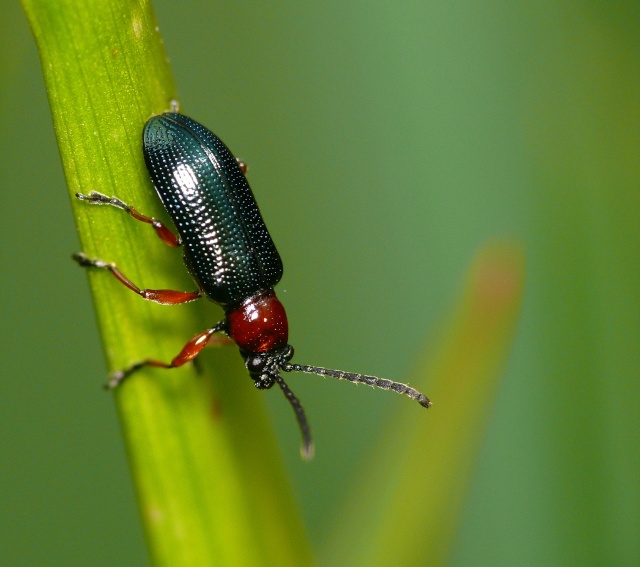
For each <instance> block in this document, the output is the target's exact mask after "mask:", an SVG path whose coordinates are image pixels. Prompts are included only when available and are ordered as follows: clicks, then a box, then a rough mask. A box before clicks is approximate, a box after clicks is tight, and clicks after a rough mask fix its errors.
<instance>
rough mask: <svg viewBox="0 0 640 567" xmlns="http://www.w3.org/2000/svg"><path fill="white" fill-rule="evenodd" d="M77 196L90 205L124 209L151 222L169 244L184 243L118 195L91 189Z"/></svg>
mask: <svg viewBox="0 0 640 567" xmlns="http://www.w3.org/2000/svg"><path fill="white" fill-rule="evenodd" d="M76 197H78V199H80V200H81V201H86V202H87V203H89V204H90V205H111V206H112V207H116V208H118V209H122V210H123V211H125V212H126V213H128V214H130V215H131V216H132V217H133V218H134V219H136V220H139V221H142V222H146V223H147V224H150V225H151V226H152V227H153V230H155V231H156V234H157V235H158V237H159V238H160V240H162V242H164V243H165V244H166V245H167V246H172V247H175V246H180V245H181V244H182V241H181V240H180V238H178V237H177V236H176V235H175V234H173V232H171V230H169V229H168V228H167V227H166V226H165V225H164V224H163V223H161V222H160V221H159V220H156V219H154V218H153V217H147V216H145V215H142V214H140V213H139V212H138V211H136V210H135V209H134V208H133V207H132V206H131V205H127V204H126V203H124V202H123V201H121V200H120V199H118V198H117V197H107V196H106V195H103V194H102V193H98V192H97V191H91V193H89V194H88V195H83V194H82V193H76Z"/></svg>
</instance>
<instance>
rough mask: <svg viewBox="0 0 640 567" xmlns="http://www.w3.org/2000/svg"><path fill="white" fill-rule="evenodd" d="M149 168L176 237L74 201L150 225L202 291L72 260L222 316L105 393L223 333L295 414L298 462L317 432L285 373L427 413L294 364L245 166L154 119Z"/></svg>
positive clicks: (146, 149) (186, 130)
mask: <svg viewBox="0 0 640 567" xmlns="http://www.w3.org/2000/svg"><path fill="white" fill-rule="evenodd" d="M142 138H143V153H144V160H145V163H146V166H147V169H148V172H149V176H150V177H151V181H152V183H153V186H154V188H155V190H156V192H157V194H158V196H159V197H160V200H161V201H162V204H163V205H164V208H165V209H166V211H167V213H168V214H169V217H170V218H171V220H172V221H173V224H174V225H175V228H176V231H177V235H176V234H175V233H174V232H173V231H172V230H170V229H169V228H168V227H167V226H166V225H164V224H163V223H162V222H160V221H159V220H157V219H155V218H153V217H148V216H146V215H143V214H141V213H139V212H138V211H137V210H136V209H135V208H134V207H132V206H130V205H128V204H126V203H124V202H123V201H121V200H120V199H118V198H117V197H108V196H106V195H104V194H102V193H99V192H97V191H92V192H90V193H89V194H88V195H84V194H82V193H76V197H77V198H78V199H81V200H82V201H85V202H86V203H88V204H91V205H109V206H113V207H116V208H118V209H121V210H123V211H125V212H126V213H128V214H129V215H131V216H132V217H133V218H134V219H136V220H138V221H141V222H144V223H147V224H150V225H151V226H152V227H153V229H154V230H155V232H156V234H157V235H158V237H159V238H160V239H161V240H162V241H163V242H164V243H165V244H167V245H169V246H172V247H180V246H181V247H182V249H183V258H184V263H185V266H186V268H187V270H188V271H189V273H190V274H191V276H192V278H193V279H194V281H195V283H196V284H197V287H198V289H197V291H193V292H185V291H175V290H158V289H141V288H139V287H138V286H137V285H135V284H134V283H133V282H132V281H131V280H129V279H128V278H127V277H126V276H125V275H124V274H123V273H122V272H121V271H120V269H119V268H118V267H117V266H116V265H115V264H114V263H111V262H104V261H102V260H99V259H92V258H89V257H88V256H86V255H85V254H84V253H82V252H79V253H76V254H74V255H73V258H74V260H75V261H76V262H77V263H78V264H80V265H81V266H83V267H87V268H99V269H104V270H107V271H109V272H110V273H111V274H112V275H113V276H114V277H115V278H116V279H117V280H119V281H120V282H121V283H122V284H123V285H124V286H126V287H127V288H128V289H130V290H131V291H133V292H135V293H137V294H138V295H140V296H141V297H142V298H143V299H146V300H149V301H154V302H156V303H161V304H166V305H176V304H181V303H187V302H190V301H195V300H196V299H200V298H202V297H206V298H208V299H209V300H211V301H213V302H214V303H217V304H218V305H220V306H221V307H222V308H223V309H224V313H225V317H224V319H223V320H222V321H220V322H218V323H216V324H215V325H214V326H213V327H211V328H209V329H206V330H205V331H202V332H201V333H198V334H197V335H196V336H195V337H193V338H192V339H191V340H190V341H189V342H187V344H186V345H185V346H184V347H183V348H182V350H181V351H180V353H178V355H177V356H175V357H174V358H173V360H172V361H171V362H168V363H166V362H162V361H159V360H155V359H152V358H150V359H145V360H142V361H140V362H137V363H135V364H133V365H131V366H129V367H128V368H126V369H124V370H120V371H117V372H113V373H112V374H111V375H110V379H109V382H108V384H107V385H106V387H107V388H116V387H117V386H118V385H120V384H121V383H122V382H123V381H124V380H125V379H126V378H128V377H129V376H131V375H132V374H133V373H135V372H137V371H139V370H140V369H142V368H144V367H160V368H177V367H179V366H182V365H183V364H185V363H187V362H189V361H191V360H193V359H194V358H195V357H196V356H197V355H198V354H199V353H200V352H201V351H202V349H203V348H204V347H205V346H206V345H207V343H208V342H209V341H210V339H211V338H212V336H213V335H214V334H215V333H218V332H222V333H226V334H227V335H228V336H229V337H230V338H231V339H232V340H233V341H234V342H235V343H236V345H237V346H238V348H239V350H240V355H241V356H242V358H243V360H244V364H245V366H246V368H247V370H248V371H249V376H250V377H251V378H252V379H253V381H254V385H255V387H256V388H258V389H260V390H266V389H269V388H271V387H272V386H273V385H274V384H277V385H278V386H279V387H280V388H281V390H282V391H283V393H284V395H285V397H286V398H287V400H288V401H289V403H290V404H291V406H292V407H293V410H294V412H295V415H296V418H297V421H298V424H299V427H300V430H301V433H302V439H303V445H302V454H303V456H305V457H310V456H311V455H312V451H313V445H312V439H311V431H310V428H309V424H308V421H307V418H306V416H305V413H304V410H303V408H302V405H301V404H300V401H299V400H298V398H297V397H296V396H295V395H294V394H293V392H292V391H291V389H290V388H289V387H288V385H287V384H286V383H285V381H284V379H283V378H282V376H281V371H282V372H293V371H296V372H306V373H311V374H318V375H320V376H330V377H332V378H336V379H341V380H349V381H350V382H354V383H363V384H368V385H369V386H373V387H377V388H381V389H383V390H392V391H394V392H397V393H399V394H403V395H405V396H408V397H409V398H411V399H413V400H416V401H417V402H418V403H419V404H420V405H421V406H423V407H425V408H428V407H429V406H430V405H431V402H430V401H429V399H428V398H427V397H426V396H425V395H424V394H422V393H421V392H419V391H418V390H416V389H414V388H411V387H410V386H407V385H405V384H401V383H399V382H394V381H391V380H386V379H383V378H377V377H375V376H367V375H364V374H356V373H352V372H343V371H341V370H331V369H327V368H321V367H319V366H308V365H300V364H294V363H291V362H290V360H291V358H292V357H293V347H292V346H291V345H289V344H288V322H287V315H286V312H285V309H284V307H283V305H282V304H281V303H280V301H279V300H278V298H277V297H276V294H275V291H274V289H273V288H274V287H275V286H276V284H277V283H278V282H279V281H280V279H281V278H282V273H283V266H282V260H281V259H280V255H279V254H278V251H277V249H276V247H275V244H274V243H273V240H272V239H271V236H270V235H269V232H268V230H267V227H266V225H265V223H264V221H263V219H262V215H261V214H260V210H259V209H258V205H257V204H256V201H255V198H254V196H253V193H252V191H251V188H250V187H249V184H248V182H247V180H246V177H245V172H246V167H245V166H244V164H243V163H242V162H241V161H239V160H237V159H236V158H235V157H234V156H233V154H232V153H231V152H230V151H229V149H228V148H227V147H226V146H225V145H224V143H223V142H222V141H221V140H220V139H219V138H218V137H217V136H216V135H215V134H213V133H212V132H211V131H209V130H208V129H207V128H205V127H204V126H202V125H201V124H199V123H198V122H196V121H195V120H192V119H191V118H188V117H187V116H185V115H183V114H179V113H177V112H165V113H164V114H161V115H156V116H152V117H151V118H150V119H149V120H148V121H147V123H146V124H145V126H144V130H143V136H142Z"/></svg>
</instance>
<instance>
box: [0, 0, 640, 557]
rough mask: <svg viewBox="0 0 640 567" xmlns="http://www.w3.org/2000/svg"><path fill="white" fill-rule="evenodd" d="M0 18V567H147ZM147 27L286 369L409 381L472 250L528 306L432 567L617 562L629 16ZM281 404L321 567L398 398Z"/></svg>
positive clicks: (203, 15)
mask: <svg viewBox="0 0 640 567" xmlns="http://www.w3.org/2000/svg"><path fill="white" fill-rule="evenodd" d="M5 4H6V5H4V6H3V8H4V9H3V17H2V19H1V20H0V32H1V36H0V37H1V39H0V46H1V47H0V49H1V57H2V59H1V67H0V84H1V85H2V89H1V90H0V96H1V97H2V99H1V103H2V104H1V105H0V113H1V115H2V130H1V131H2V136H0V156H2V157H1V159H0V167H1V168H2V169H1V173H2V175H1V176H0V179H1V180H2V181H1V183H2V188H1V198H2V201H1V205H2V211H3V212H4V214H5V217H4V219H3V222H2V231H3V232H2V243H3V245H2V266H3V269H2V273H1V276H0V277H1V278H2V290H3V301H2V305H3V312H2V325H1V327H0V329H1V332H2V336H1V339H2V342H1V344H2V352H3V357H2V368H3V379H2V381H1V383H0V428H1V430H2V436H1V438H2V446H1V452H0V458H1V461H0V534H2V536H1V537H0V564H2V565H141V564H144V563H145V562H146V561H147V557H146V551H145V549H144V543H143V539H142V532H141V529H140V527H139V525H138V520H137V516H136V514H137V512H136V509H135V505H134V500H133V493H132V488H131V484H130V480H129V477H128V471H127V465H126V461H125V455H124V451H123V447H122V442H121V439H120V437H119V431H118V424H117V421H116V415H115V411H114V406H113V403H112V400H111V398H110V396H109V395H106V394H103V393H102V392H101V390H100V388H99V386H100V384H101V383H102V382H103V381H104V373H105V369H104V360H103V356H102V353H101V350H100V345H99V341H98V333H97V330H96V327H95V321H94V316H93V312H92V306H91V303H90V299H89V294H88V289H87V285H86V279H85V276H84V274H83V273H81V272H80V271H79V270H78V269H77V268H75V267H74V266H73V265H72V263H71V262H70V261H69V254H70V252H71V251H74V250H76V249H77V248H78V244H77V238H76V235H75V229H74V225H73V220H72V218H71V214H70V208H69V205H68V199H67V196H66V192H65V189H64V179H63V176H62V168H61V165H60V162H59V157H58V154H57V149H56V142H55V139H54V135H53V130H52V126H51V118H50V115H49V110H48V106H47V101H46V95H45V91H44V86H43V81H42V78H41V73H40V68H39V62H38V58H37V53H36V50H35V45H34V43H33V40H32V38H31V36H30V33H29V30H28V28H27V24H26V21H25V17H24V15H23V14H22V12H21V9H20V7H19V5H18V4H17V3H15V2H7V3H5ZM154 4H155V6H156V12H157V16H158V19H159V22H160V26H161V30H162V32H163V35H164V39H165V44H166V47H167V51H168V53H169V56H170V58H171V62H172V66H173V71H174V73H175V76H176V78H177V82H178V87H179V91H180V96H181V103H182V109H183V110H184V111H185V112H186V113H187V114H189V115H191V116H193V117H194V118H196V119H197V120H199V121H201V122H203V123H204V124H206V125H207V126H209V127H210V128H212V129H213V130H214V131H215V132H216V133H218V134H219V135H220V136H221V137H222V138H223V139H224V140H225V141H226V142H227V144H228V145H229V146H230V147H231V148H232V149H233V150H234V151H235V153H237V154H238V155H241V156H242V157H243V158H244V159H245V160H246V161H247V162H248V163H249V164H250V174H249V178H250V181H251V184H252V187H253V189H254V192H255V193H256V197H257V199H258V202H259V203H260V206H261V209H262V211H263V215H264V217H265V218H266V220H267V223H268V226H269V228H270V230H271V233H272V235H273V237H274V240H275V241H276V242H277V244H278V248H279V250H280V253H281V255H282V257H283V259H284V261H285V278H284V279H283V281H282V283H281V284H280V286H279V290H280V291H279V294H280V297H281V298H282V299H283V300H284V302H285V304H286V306H287V311H288V314H289V318H290V325H291V329H292V332H291V342H292V344H294V345H295V347H296V352H297V359H298V360H299V361H301V362H309V363H311V364H315V363H317V364H322V365H324V366H329V367H338V368H345V369H352V370H358V371H362V372H370V373H376V374H379V375H381V376H388V377H395V378H398V379H406V377H407V375H408V373H409V371H410V369H411V368H412V366H413V365H414V364H415V362H416V361H417V360H418V359H419V358H420V357H423V356H424V353H425V349H426V352H428V348H429V345H430V344H431V342H432V339H433V338H434V334H435V333H437V331H438V329H439V325H440V324H441V322H442V320H443V318H444V317H445V316H446V315H447V314H448V313H449V312H450V311H451V309H452V307H453V302H454V301H455V300H456V299H457V294H458V292H459V290H460V289H461V288H462V282H463V279H464V276H465V273H466V271H467V269H468V265H469V263H470V262H471V259H472V257H473V255H474V253H475V252H476V251H477V250H478V248H480V247H481V246H482V245H483V244H485V243H486V242H487V241H488V240H490V239H492V238H494V237H507V238H512V239H514V240H515V241H518V242H521V243H523V244H524V247H525V251H526V256H527V283H526V291H525V303H524V307H523V310H522V314H521V320H520V324H519V326H518V332H517V335H516V337H515V341H514V345H513V352H512V354H511V356H510V359H509V364H508V367H507V369H506V374H505V379H504V382H503V388H502V390H501V391H500V393H499V396H498V399H497V400H496V405H495V408H494V411H493V414H492V418H491V421H490V426H489V430H488V436H487V439H486V443H485V444H484V446H483V448H482V451H481V454H480V457H479V461H478V464H477V467H476V473H475V475H474V479H473V483H472V486H471V487H470V492H469V496H468V499H467V501H466V503H465V506H464V513H463V517H462V522H461V525H460V529H459V532H458V535H457V537H456V539H455V544H454V547H453V549H452V551H451V556H450V563H451V564H452V565H569V564H571V565H638V564H639V563H640V538H639V537H638V534H640V481H639V480H638V479H639V478H640V428H639V427H638V426H639V423H638V421H639V420H638V417H637V416H638V409H637V408H638V407H639V406H640V384H639V378H640V372H639V371H640V349H639V348H638V346H639V343H640V294H639V292H638V287H639V284H640V255H639V254H638V245H639V244H640V222H638V221H639V216H640V191H639V188H640V160H639V159H638V157H639V156H640V34H639V33H638V30H639V29H640V7H639V5H638V4H637V3H636V2H622V1H620V2H571V1H565V0H561V1H554V2H550V1H546V2H498V1H489V2H484V3H482V4H480V3H476V2H469V1H458V2H402V3H395V4H393V6H392V5H391V4H390V3H388V2H366V3H365V2H348V3H344V2H323V3H316V4H308V5H307V4H306V3H296V2H275V3H269V4H268V5H265V4H263V3H258V2H234V3H231V2H217V3H216V2H205V1H199V2H196V1H194V2H181V3H177V2H169V1H167V0H162V1H161V0H156V2H154ZM141 283H144V284H146V285H153V275H152V274H150V275H149V281H148V282H141ZM310 297H311V298H315V299H314V300H313V301H309V298H310ZM291 383H292V387H293V388H294V389H295V391H296V393H297V394H298V395H299V397H300V398H301V399H302V400H303V401H304V403H305V407H306V409H307V412H308V414H309V416H310V419H311V420H312V423H313V426H314V433H315V437H316V447H317V453H316V458H315V460H314V461H313V462H312V463H310V464H309V463H303V462H301V461H300V460H299V457H298V453H297V446H298V431H297V429H296V427H295V424H294V423H293V420H292V417H291V415H290V410H289V409H288V408H287V407H286V406H285V404H284V402H283V400H282V399H281V395H280V394H279V393H277V392H275V393H273V392H269V393H267V394H265V398H266V401H267V403H268V405H269V406H270V414H271V415H272V417H273V421H274V424H275V427H276V428H277V432H278V438H279V439H280V441H281V447H282V453H283V458H284V460H285V462H286V465H287V467H288V469H289V471H290V474H291V479H292V484H293V487H294V490H295V493H296V496H297V498H298V501H299V503H300V507H301V510H302V512H303V515H304V517H305V518H306V520H307V524H308V530H309V534H310V537H311V540H312V542H313V544H314V546H315V547H316V549H318V550H321V549H322V546H323V542H325V541H326V538H327V537H328V534H330V532H331V529H332V525H333V523H334V522H335V519H336V516H337V515H338V514H339V513H340V510H341V509H342V507H343V506H344V503H345V500H346V499H347V497H348V495H349V493H350V491H351V490H352V489H353V487H354V486H355V485H357V483H358V479H357V478H355V474H356V473H358V472H360V468H359V467H360V465H361V463H362V461H363V459H365V458H366V456H367V455H368V454H369V453H370V451H371V449H372V448H373V447H374V445H375V443H376V441H377V436H378V435H379V434H380V433H381V432H382V431H383V430H384V428H385V426H386V425H387V423H388V419H389V417H388V416H390V415H392V412H391V409H392V408H393V406H395V405H396V404H398V403H401V401H400V400H398V399H396V398H395V397H394V396H388V395H384V394H380V395H377V394H375V393H374V392H372V391H369V390H368V389H363V388H354V387H351V386H348V385H345V384H341V383H338V382H335V383H333V382H329V381H326V380H322V379H314V378H311V377H308V378H292V379H291ZM247 387H250V383H249V381H248V380H247ZM402 403H403V402H402ZM412 409H413V408H412ZM438 411H446V408H438ZM429 419H437V417H436V414H435V413H434V414H432V415H430V416H429ZM407 480H408V481H411V482H416V481H417V480H419V479H413V478H411V479H407ZM354 529H356V530H357V531H358V532H362V531H366V526H358V527H356V528H354ZM408 545H409V543H408ZM424 564H428V560H427V559H425V562H424Z"/></svg>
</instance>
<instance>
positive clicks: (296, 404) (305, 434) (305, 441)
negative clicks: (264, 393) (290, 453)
mask: <svg viewBox="0 0 640 567" xmlns="http://www.w3.org/2000/svg"><path fill="white" fill-rule="evenodd" d="M273 377H274V379H275V381H276V382H277V383H278V386H280V389H281V390H282V391H283V392H284V395H285V397H286V398H287V400H289V403H290V404H291V405H292V407H293V411H294V412H295V414H296V419H297V420H298V425H299V426H300V431H301V432H302V448H301V451H300V452H301V453H302V458H303V459H305V460H309V459H311V458H312V457H313V440H312V439H311V430H310V429H309V423H308V422H307V417H306V416H305V414H304V409H302V404H300V400H298V398H296V397H295V396H294V394H293V392H292V391H291V390H290V389H289V386H287V384H286V383H285V381H284V380H283V379H282V376H280V374H278V373H277V372H276V373H274V375H273Z"/></svg>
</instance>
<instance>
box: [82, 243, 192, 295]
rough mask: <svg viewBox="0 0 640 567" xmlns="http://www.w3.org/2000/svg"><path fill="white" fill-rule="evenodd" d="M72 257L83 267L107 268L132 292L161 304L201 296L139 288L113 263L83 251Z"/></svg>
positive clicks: (189, 292)
mask: <svg viewBox="0 0 640 567" xmlns="http://www.w3.org/2000/svg"><path fill="white" fill-rule="evenodd" d="M72 258H73V259H74V260H75V261H76V262H78V264H80V266H82V267H83V268H102V269H104V270H108V271H109V272H111V273H112V274H113V276H114V277H115V278H116V279H117V280H118V281H119V282H120V283H122V284H123V285H125V286H126V287H128V288H129V289H130V290H131V291H133V292H134V293H137V294H138V295H139V296H140V297H142V298H143V299H147V300H149V301H154V302H155V303H161V304H163V305H178V304H180V303H188V302H189V301H195V300H196V299H200V297H202V293H201V292H199V291H176V290H173V289H140V288H139V287H138V286H137V285H136V284H134V283H133V282H132V281H131V280H130V279H129V278H127V276H125V275H124V274H123V273H122V272H121V271H120V270H119V269H118V268H117V267H116V265H115V264H114V263H111V262H103V261H102V260H96V259H94V260H92V259H91V258H89V257H88V256H87V255H86V254H84V253H83V252H77V253H75V254H73V256H72Z"/></svg>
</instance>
